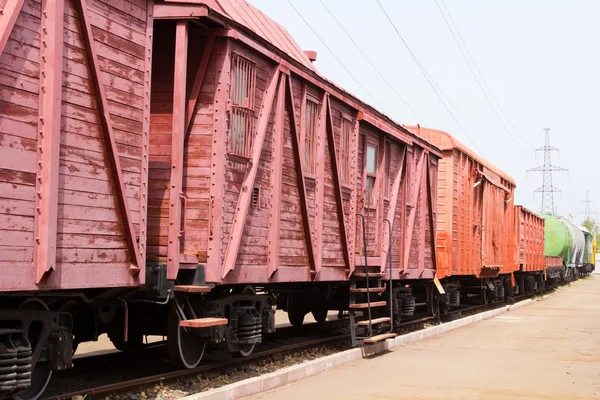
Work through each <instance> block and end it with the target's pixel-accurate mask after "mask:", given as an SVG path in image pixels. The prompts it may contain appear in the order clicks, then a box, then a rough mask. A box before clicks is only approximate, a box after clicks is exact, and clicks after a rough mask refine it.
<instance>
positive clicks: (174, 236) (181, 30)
mask: <svg viewBox="0 0 600 400" xmlns="http://www.w3.org/2000/svg"><path fill="white" fill-rule="evenodd" d="M187 59H188V23H187V21H184V20H179V21H177V25H176V28H175V74H174V81H173V123H172V125H171V126H172V128H171V129H172V132H171V178H170V181H169V229H168V240H169V243H168V244H167V279H175V278H177V273H178V272H179V254H180V253H181V242H180V239H181V230H182V229H181V218H182V207H181V205H182V204H181V196H182V194H183V169H184V166H183V153H184V149H183V144H184V139H185V135H186V132H185V128H186V118H185V110H186V78H187Z"/></svg>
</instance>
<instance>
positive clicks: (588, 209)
mask: <svg viewBox="0 0 600 400" xmlns="http://www.w3.org/2000/svg"><path fill="white" fill-rule="evenodd" d="M582 203H583V204H585V210H583V215H584V219H583V220H584V221H586V220H588V219H594V218H595V217H596V216H597V215H598V213H597V212H594V211H592V204H593V203H594V202H593V201H592V199H591V198H590V191H589V190H586V191H585V200H583V201H582Z"/></svg>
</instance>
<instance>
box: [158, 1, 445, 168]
mask: <svg viewBox="0 0 600 400" xmlns="http://www.w3.org/2000/svg"><path fill="white" fill-rule="evenodd" d="M176 3H179V4H187V5H192V4H193V5H204V6H206V7H208V9H209V15H212V16H213V17H216V19H217V20H221V21H223V20H225V21H224V22H228V25H231V26H232V27H234V28H241V29H240V30H242V31H244V30H245V31H247V32H248V33H251V34H253V35H255V36H257V37H259V38H260V39H262V40H264V41H266V42H268V43H269V44H270V45H272V46H274V47H275V48H276V49H278V50H279V51H280V52H283V53H285V55H286V56H288V57H289V58H291V59H292V60H293V61H294V62H295V63H296V64H297V66H299V67H301V68H303V69H305V70H306V72H308V74H309V75H311V76H313V77H314V78H317V79H319V80H320V81H321V82H323V83H326V84H327V85H328V86H329V87H331V88H332V89H334V90H335V91H337V92H338V93H339V95H337V96H336V97H339V98H341V99H342V100H346V99H350V100H351V102H354V103H356V104H359V105H360V106H361V107H364V109H365V110H367V111H369V112H370V113H372V114H373V115H374V116H375V117H376V118H377V119H378V120H373V119H372V118H369V117H368V116H364V120H365V121H366V122H368V123H370V124H372V125H375V126H376V127H377V128H379V129H381V130H383V131H385V132H388V133H394V134H396V135H395V136H396V137H398V138H400V139H404V140H406V139H407V138H410V140H408V142H409V143H411V142H412V141H416V142H418V143H421V145H423V144H426V147H428V148H429V149H430V150H431V151H432V152H433V153H434V154H437V155H438V156H441V153H440V152H439V149H438V148H437V147H436V146H435V144H433V143H431V142H428V141H427V140H425V139H423V138H420V137H419V136H417V135H415V134H414V133H413V132H410V131H409V130H407V129H405V128H404V127H403V125H401V124H399V123H398V122H396V121H394V120H392V119H391V118H390V117H388V116H387V115H385V114H383V113H382V112H381V111H379V110H377V109H376V108H375V107H373V106H371V105H369V104H367V103H365V102H364V101H362V100H360V99H359V98H358V97H356V96H354V95H352V94H351V93H349V92H348V91H347V90H345V89H343V88H342V87H340V86H338V85H336V84H335V83H333V82H331V81H330V80H329V79H327V78H326V77H324V76H323V75H321V74H320V73H319V71H318V70H317V69H316V67H315V66H314V64H313V63H312V61H311V60H310V59H309V57H308V56H307V55H306V54H305V52H304V51H303V50H302V48H301V47H300V46H299V45H298V43H297V42H296V41H295V40H294V38H293V37H292V36H291V35H290V33H289V32H288V31H287V30H286V29H285V28H284V27H282V26H281V25H279V24H278V23H277V22H275V21H274V20H272V19H271V18H269V17H268V16H267V15H266V14H264V13H263V12H262V11H260V10H258V9H257V8H256V7H254V6H253V5H251V4H249V3H248V2H247V1H246V0H165V2H164V3H162V4H173V5H174V4H176ZM215 14H216V15H215ZM358 111H361V110H358ZM390 131H393V132H390Z"/></svg>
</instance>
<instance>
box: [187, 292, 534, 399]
mask: <svg viewBox="0 0 600 400" xmlns="http://www.w3.org/2000/svg"><path fill="white" fill-rule="evenodd" d="M531 302H532V300H531V299H527V300H523V301H521V302H518V303H516V304H512V305H508V306H504V307H500V308H496V309H494V310H490V311H485V312H482V313H479V314H475V315H471V316H469V317H465V318H461V319H457V320H455V321H451V322H446V323H443V324H440V325H436V326H432V327H429V328H425V329H422V330H420V331H416V332H411V333H408V334H406V335H401V336H397V337H395V338H393V339H388V340H386V341H384V342H380V343H377V344H374V345H370V346H369V347H368V348H356V349H351V350H346V351H342V352H340V353H336V354H332V355H330V356H326V357H322V358H318V359H316V360H312V361H307V362H304V363H302V364H298V365H293V366H291V367H287V368H283V369H280V370H278V371H275V372H271V373H268V374H265V375H262V376H258V377H255V378H249V379H245V380H243V381H239V382H236V383H232V384H230V385H227V386H223V387H220V388H217V389H213V390H209V391H206V392H201V393H196V394H193V395H190V396H186V397H183V398H181V399H180V400H233V399H239V398H241V397H244V396H251V395H254V394H257V393H262V392H266V391H267V390H271V389H275V388H278V387H280V386H284V385H287V384H289V383H292V382H296V381H299V380H301V379H304V378H307V377H309V376H312V375H316V374H318V373H321V372H324V371H327V370H330V369H332V368H335V367H339V366H340V365H344V364H347V363H349V362H352V361H356V360H360V359H361V358H363V357H366V356H370V355H373V354H376V353H380V352H383V351H386V350H390V349H393V348H394V347H398V346H402V345H405V344H408V343H413V342H416V341H419V340H422V339H426V338H430V337H433V336H437V335H440V334H442V333H445V332H449V331H451V330H454V329H456V328H460V327H462V326H466V325H470V324H473V323H475V322H477V321H481V320H484V319H488V318H491V317H495V316H497V315H499V314H503V313H505V312H507V311H510V310H513V309H515V308H519V307H522V306H524V305H527V304H529V303H531Z"/></svg>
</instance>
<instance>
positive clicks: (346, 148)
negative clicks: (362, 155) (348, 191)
mask: <svg viewBox="0 0 600 400" xmlns="http://www.w3.org/2000/svg"><path fill="white" fill-rule="evenodd" d="M351 132H352V122H351V121H350V120H348V119H346V118H342V132H341V135H340V174H341V179H342V183H350V134H351Z"/></svg>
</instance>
